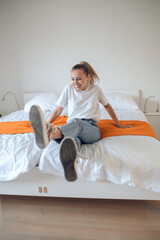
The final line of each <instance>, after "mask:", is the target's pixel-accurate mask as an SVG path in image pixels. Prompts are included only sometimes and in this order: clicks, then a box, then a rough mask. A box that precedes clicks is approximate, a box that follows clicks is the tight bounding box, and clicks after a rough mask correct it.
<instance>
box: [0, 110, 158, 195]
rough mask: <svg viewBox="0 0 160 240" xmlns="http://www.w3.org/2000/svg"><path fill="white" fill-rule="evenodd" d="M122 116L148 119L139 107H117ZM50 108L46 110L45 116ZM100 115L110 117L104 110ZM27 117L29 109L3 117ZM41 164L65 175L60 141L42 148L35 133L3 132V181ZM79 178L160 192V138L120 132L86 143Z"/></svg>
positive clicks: (45, 169)
mask: <svg viewBox="0 0 160 240" xmlns="http://www.w3.org/2000/svg"><path fill="white" fill-rule="evenodd" d="M115 112H116V115H117V117H118V119H120V120H142V121H146V118H145V116H144V114H143V113H142V112H141V111H140V110H132V111H128V110H127V111H125V110H121V111H115ZM50 113H51V112H49V111H48V112H44V114H45V118H46V119H47V118H48V117H49V115H50ZM101 118H106V119H107V118H109V116H108V114H107V113H106V112H103V111H102V116H101ZM20 120H28V113H26V112H24V111H18V112H14V113H12V114H9V115H8V116H6V117H4V118H2V119H1V121H20ZM37 164H39V169H40V170H41V171H43V172H45V173H49V174H54V175H58V176H63V169H62V166H61V164H60V160H59V144H58V143H56V142H55V141H51V142H50V143H49V145H48V146H47V148H46V149H44V150H40V149H39V148H38V147H37V146H36V144H35V139H34V134H33V133H27V134H4V135H0V181H7V180H12V179H15V178H17V177H18V176H19V175H21V174H23V173H24V172H27V171H29V170H30V169H31V168H33V167H35V166H36V165H37ZM77 172H78V178H79V179H82V180H87V181H106V180H108V181H111V182H114V183H116V184H126V185H129V186H138V187H142V188H145V189H148V190H152V191H156V192H160V142H159V141H158V140H156V139H154V138H152V137H147V136H117V137H109V138H105V139H102V140H100V141H99V142H96V143H94V144H87V145H83V147H82V149H81V152H80V156H79V157H78V164H77Z"/></svg>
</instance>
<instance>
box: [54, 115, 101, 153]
mask: <svg viewBox="0 0 160 240" xmlns="http://www.w3.org/2000/svg"><path fill="white" fill-rule="evenodd" d="M58 128H59V129H60V130H61V133H62V135H63V137H72V138H73V139H74V140H75V142H76V144H77V147H78V151H80V150H81V146H82V144H87V143H94V142H97V141H99V140H100V137H101V133H100V130H99V127H98V126H97V124H96V122H95V121H94V120H92V119H84V118H82V119H80V118H73V119H71V120H70V121H69V122H68V123H67V124H65V125H63V126H61V127H58Z"/></svg>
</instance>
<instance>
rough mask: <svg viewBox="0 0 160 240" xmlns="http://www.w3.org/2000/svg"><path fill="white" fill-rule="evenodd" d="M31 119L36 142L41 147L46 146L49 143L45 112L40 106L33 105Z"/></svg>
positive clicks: (30, 113)
mask: <svg viewBox="0 0 160 240" xmlns="http://www.w3.org/2000/svg"><path fill="white" fill-rule="evenodd" d="M29 121H30V123H31V125H32V127H33V129H34V132H35V139H36V144H37V146H38V147H39V148H45V147H46V146H47V145H48V143H49V140H48V134H47V129H46V122H45V121H44V116H43V112H42V111H41V109H40V107H39V106H37V105H33V106H32V107H31V109H30V112H29Z"/></svg>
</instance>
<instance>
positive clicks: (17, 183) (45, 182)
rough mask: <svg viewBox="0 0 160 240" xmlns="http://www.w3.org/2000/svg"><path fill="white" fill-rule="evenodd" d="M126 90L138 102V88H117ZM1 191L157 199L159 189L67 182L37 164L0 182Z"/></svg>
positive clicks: (81, 196) (54, 195) (53, 195)
mask: <svg viewBox="0 0 160 240" xmlns="http://www.w3.org/2000/svg"><path fill="white" fill-rule="evenodd" d="M118 92H123V93H128V94H130V95H131V96H133V98H134V99H135V101H136V103H137V104H138V106H139V104H140V98H139V95H140V91H139V90H129V91H128V90H127V91H123V90H122V91H120V90H118ZM36 95H38V93H25V94H24V104H25V103H26V102H27V101H28V100H30V99H31V98H33V97H34V96H36ZM0 194H1V195H22V196H23V195H25V196H45V197H71V198H99V199H137V200H160V193H156V192H152V191H147V190H145V189H140V188H136V187H129V186H127V185H118V184H114V183H111V182H109V181H104V182H89V181H82V180H77V181H76V182H72V183H70V182H67V181H66V180H65V179H64V178H62V177H57V176H54V175H49V174H46V173H42V172H41V171H40V170H39V169H38V167H35V168H33V169H32V170H30V171H29V172H27V173H24V174H22V175H21V176H20V177H19V178H17V179H15V180H13V181H8V182H0Z"/></svg>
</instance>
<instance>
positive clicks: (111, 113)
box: [104, 103, 132, 128]
mask: <svg viewBox="0 0 160 240" xmlns="http://www.w3.org/2000/svg"><path fill="white" fill-rule="evenodd" d="M104 108H105V109H106V111H107V112H108V114H109V115H110V117H111V118H112V119H113V121H114V122H115V124H116V126H117V127H118V128H128V127H132V126H127V125H121V124H120V122H119V121H118V118H117V116H116V114H115V112H114V110H113V108H112V107H111V105H110V104H109V103H108V104H107V105H105V106H104Z"/></svg>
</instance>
